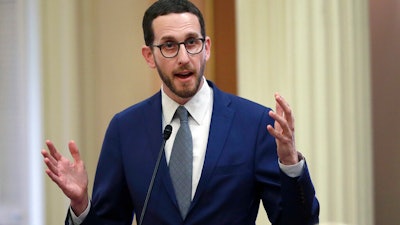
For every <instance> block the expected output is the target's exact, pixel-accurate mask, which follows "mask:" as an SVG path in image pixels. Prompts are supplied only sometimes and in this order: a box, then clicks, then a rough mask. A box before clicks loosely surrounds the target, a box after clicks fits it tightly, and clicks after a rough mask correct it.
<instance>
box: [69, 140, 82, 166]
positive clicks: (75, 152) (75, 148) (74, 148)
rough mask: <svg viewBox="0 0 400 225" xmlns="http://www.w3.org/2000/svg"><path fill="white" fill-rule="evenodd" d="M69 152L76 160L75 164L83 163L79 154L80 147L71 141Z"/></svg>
mask: <svg viewBox="0 0 400 225" xmlns="http://www.w3.org/2000/svg"><path fill="white" fill-rule="evenodd" d="M68 147H69V152H71V155H72V158H74V160H75V162H80V161H81V156H80V154H79V150H78V146H77V145H76V143H75V141H73V140H71V141H70V142H69V143H68Z"/></svg>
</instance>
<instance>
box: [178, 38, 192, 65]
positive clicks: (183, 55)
mask: <svg viewBox="0 0 400 225" xmlns="http://www.w3.org/2000/svg"><path fill="white" fill-rule="evenodd" d="M179 46H180V47H179V51H178V55H177V59H178V63H179V64H187V63H188V62H189V57H190V56H189V53H188V52H187V51H186V46H185V45H184V43H181V44H180V45H179Z"/></svg>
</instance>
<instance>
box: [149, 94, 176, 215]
mask: <svg viewBox="0 0 400 225" xmlns="http://www.w3.org/2000/svg"><path fill="white" fill-rule="evenodd" d="M143 117H144V120H143V121H146V126H144V127H145V132H146V135H145V136H144V137H146V138H148V140H149V141H148V143H149V149H150V151H151V153H150V157H151V161H152V162H154V165H155V163H156V161H157V157H158V154H159V151H160V148H161V144H162V138H163V137H162V132H163V128H162V127H161V126H162V106H161V92H158V93H157V94H156V95H154V96H153V97H152V98H151V99H150V101H149V102H148V107H146V110H145V112H144V113H143ZM157 130H159V131H160V132H155V131H157ZM152 168H154V167H152ZM152 172H153V171H151V173H152ZM148 179H149V181H150V178H148ZM157 179H159V180H160V181H161V182H162V184H163V185H164V186H165V188H166V191H167V192H168V195H169V197H170V198H171V201H172V202H173V204H174V205H176V207H177V209H178V205H177V202H176V198H175V192H174V188H173V186H172V181H171V178H170V176H169V170H168V166H167V161H166V159H165V154H163V155H162V158H161V161H160V167H159V169H158V173H157ZM157 179H156V180H157Z"/></svg>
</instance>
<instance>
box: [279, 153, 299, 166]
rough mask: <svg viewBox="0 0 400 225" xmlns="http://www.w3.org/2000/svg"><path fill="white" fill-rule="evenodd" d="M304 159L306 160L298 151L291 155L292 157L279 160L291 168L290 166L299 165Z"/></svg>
mask: <svg viewBox="0 0 400 225" xmlns="http://www.w3.org/2000/svg"><path fill="white" fill-rule="evenodd" d="M303 159H304V157H303V155H302V154H301V153H300V152H298V151H296V153H295V154H293V155H291V156H290V157H287V158H285V159H279V161H280V162H281V163H282V164H283V165H287V166H289V165H294V164H297V163H299V162H300V161H301V160H303Z"/></svg>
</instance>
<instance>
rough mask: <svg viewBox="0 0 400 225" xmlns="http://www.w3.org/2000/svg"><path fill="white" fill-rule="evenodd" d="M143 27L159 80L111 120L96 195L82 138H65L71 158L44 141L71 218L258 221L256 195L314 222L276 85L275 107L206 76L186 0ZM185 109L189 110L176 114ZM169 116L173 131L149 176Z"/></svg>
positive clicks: (163, 0) (159, 10)
mask: <svg viewBox="0 0 400 225" xmlns="http://www.w3.org/2000/svg"><path fill="white" fill-rule="evenodd" d="M143 31H144V38H145V43H146V45H145V46H144V47H142V55H143V57H144V59H145V60H146V62H147V64H148V65H149V66H150V67H151V68H155V69H157V70H158V73H159V76H160V78H161V80H162V88H161V90H160V92H158V93H156V94H155V95H154V96H152V97H150V98H148V99H146V100H144V101H143V102H140V103H138V104H135V105H133V106H131V107H130V108H128V109H126V110H124V111H122V112H120V113H118V114H116V115H115V116H114V118H113V119H112V120H111V122H110V125H109V127H108V129H107V132H106V135H105V139H104V143H103V147H102V150H101V154H100V159H99V162H98V167H97V171H96V177H95V182H94V188H93V196H92V200H91V201H90V200H89V196H88V191H87V184H88V178H87V173H86V171H85V168H84V165H83V162H82V160H81V159H80V156H79V151H78V148H77V146H76V144H75V143H74V142H73V141H71V142H70V143H69V149H70V152H71V154H72V156H73V158H74V162H73V163H71V162H69V160H67V159H66V158H65V157H63V156H62V155H60V154H59V153H58V151H57V150H56V148H55V147H54V145H53V143H51V142H50V141H47V142H46V144H47V146H48V148H49V152H47V151H46V150H44V149H43V150H42V154H43V156H44V161H45V163H46V165H47V167H48V169H47V170H46V172H47V174H48V175H49V177H50V178H51V179H52V180H53V181H54V182H55V183H56V184H57V185H58V186H59V187H60V188H61V190H62V191H63V192H64V193H65V195H66V196H67V197H68V198H70V200H71V207H70V210H69V212H68V216H67V219H66V224H69V223H73V224H93V225H102V224H131V223H132V218H133V215H134V214H135V215H136V216H137V218H138V219H139V218H140V220H142V219H143V221H140V222H142V223H143V224H149V225H156V224H163V225H164V224H167V225H168V224H170V225H176V224H201V225H203V224H207V225H210V224H211V225H212V224H216V225H223V224H227V225H233V224H241V225H243V224H246V225H247V224H255V220H256V217H257V212H258V208H259V205H260V200H262V202H263V206H264V208H265V210H266V212H267V213H268V217H269V220H270V221H271V223H272V224H280V225H291V224H301V225H307V224H316V223H318V216H319V203H318V201H317V199H316V197H315V191H314V188H313V185H312V182H311V179H310V176H309V173H308V169H307V166H306V163H305V161H304V158H303V157H302V156H301V154H300V153H299V152H297V150H296V147H295V139H294V118H293V115H292V112H291V109H290V107H289V105H288V103H287V102H286V101H285V100H284V99H283V98H282V97H281V96H280V95H279V94H276V95H275V99H276V112H273V111H272V110H270V109H269V108H266V107H264V106H261V105H259V104H256V103H253V102H250V101H248V100H245V99H242V98H240V97H237V96H233V95H230V94H227V93H224V92H222V91H221V90H219V89H218V88H217V87H216V86H215V85H214V84H213V83H212V82H210V81H207V80H206V79H205V77H204V68H205V64H206V61H207V60H208V59H209V57H210V50H211V40H210V38H209V37H208V36H206V34H205V25H204V20H203V17H202V15H201V13H200V11H199V10H198V9H197V8H196V7H195V6H194V5H193V4H192V3H190V2H189V1H186V0H159V1H157V2H155V3H154V4H153V5H152V6H151V7H150V8H149V9H148V10H147V11H146V13H145V15H144V18H143ZM182 106H183V107H182ZM177 109H178V110H177ZM181 112H182V115H188V118H185V119H181V118H178V114H179V117H181ZM166 125H171V126H172V134H171V138H170V140H169V141H166V143H165V154H162V155H161V156H162V158H161V161H160V164H159V170H158V173H156V176H155V178H154V180H152V179H151V177H152V174H153V171H154V170H153V169H154V165H155V164H156V161H157V155H158V154H159V150H160V146H161V147H163V146H162V143H163V137H162V132H163V130H164V127H166ZM272 125H274V126H272ZM181 130H185V131H181ZM182 137H183V138H182ZM182 140H184V141H182ZM174 142H180V143H179V144H175V143H174ZM182 146H185V147H184V148H181V147H182ZM177 149H183V152H180V153H176V152H177V151H178V150H177ZM184 156H185V157H187V158H188V162H189V163H187V162H185V163H183V161H186V159H185V157H184ZM176 163H182V164H181V165H177V164H176ZM188 165H189V166H188ZM187 166H188V167H187ZM178 175H179V178H182V179H183V180H180V181H177V179H179V178H176V177H178ZM185 179H186V180H188V182H187V183H186V185H184V187H181V186H180V183H185V181H184V180H185ZM152 181H153V182H152ZM150 183H152V184H151V185H150ZM149 185H150V186H151V187H152V191H151V193H150V194H149V198H148V199H147V200H148V202H147V203H146V205H147V206H146V207H147V208H145V209H144V205H145V202H146V196H147V193H148V190H149V188H148V187H149ZM185 187H186V188H187V187H189V188H187V189H184V188H185ZM150 189H151V188H150ZM185 194H186V196H185ZM144 210H146V211H144ZM139 216H140V217H139Z"/></svg>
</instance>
